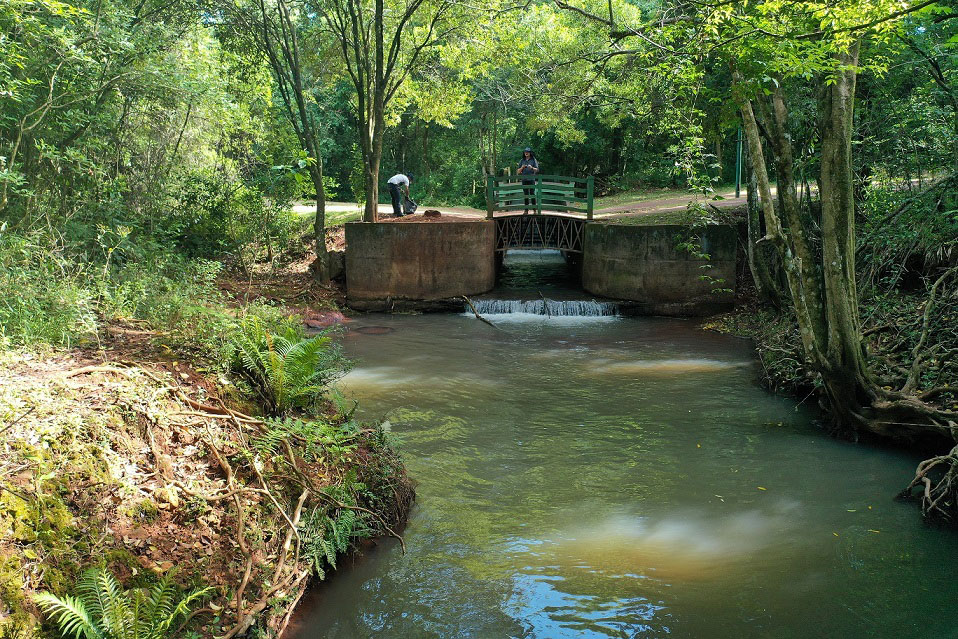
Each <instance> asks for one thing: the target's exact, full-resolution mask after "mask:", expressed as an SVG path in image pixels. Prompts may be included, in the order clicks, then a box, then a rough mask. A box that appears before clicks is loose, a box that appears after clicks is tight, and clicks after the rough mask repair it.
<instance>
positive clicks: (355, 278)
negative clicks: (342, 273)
mask: <svg viewBox="0 0 958 639" xmlns="http://www.w3.org/2000/svg"><path fill="white" fill-rule="evenodd" d="M495 231H496V229H495V223H493V222H490V221H486V220H477V221H468V222H464V221H457V222H412V223H403V222H386V223H374V224H368V223H363V222H352V223H349V224H347V225H346V247H347V248H346V300H347V302H348V304H349V306H351V307H352V308H355V309H357V310H369V311H376V310H403V309H407V308H416V309H422V308H425V309H430V308H434V309H436V310H440V309H443V308H445V307H452V306H454V307H455V308H461V306H462V300H461V299H456V298H459V297H460V296H462V295H476V294H479V293H485V292H486V291H489V290H491V289H492V288H493V286H495V283H496V267H495V245H496V233H495Z"/></svg>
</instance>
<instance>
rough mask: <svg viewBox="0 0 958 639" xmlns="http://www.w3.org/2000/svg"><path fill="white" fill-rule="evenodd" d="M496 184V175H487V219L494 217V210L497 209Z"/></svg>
mask: <svg viewBox="0 0 958 639" xmlns="http://www.w3.org/2000/svg"><path fill="white" fill-rule="evenodd" d="M495 184H496V178H495V176H494V175H487V176H486V219H487V220H491V219H492V212H493V211H494V210H495V206H496V205H495V201H494V200H493V196H494V195H495Z"/></svg>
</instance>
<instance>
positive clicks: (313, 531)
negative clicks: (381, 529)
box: [299, 507, 364, 579]
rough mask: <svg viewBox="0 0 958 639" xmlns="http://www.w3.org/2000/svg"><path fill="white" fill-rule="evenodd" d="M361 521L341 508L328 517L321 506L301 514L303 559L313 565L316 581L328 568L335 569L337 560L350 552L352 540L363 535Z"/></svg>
mask: <svg viewBox="0 0 958 639" xmlns="http://www.w3.org/2000/svg"><path fill="white" fill-rule="evenodd" d="M360 521H361V520H360V518H359V517H358V516H357V514H356V512H355V511H353V510H351V509H349V508H341V509H339V511H338V515H336V516H330V515H329V511H327V509H325V508H323V507H317V508H312V509H310V510H309V511H308V512H306V513H304V515H303V517H302V520H301V523H300V527H299V533H300V536H301V537H302V539H303V547H302V553H303V556H304V557H306V558H307V560H308V561H309V562H310V564H312V566H313V571H314V572H315V574H316V576H317V577H318V578H319V579H325V578H326V572H327V570H329V569H333V570H335V569H336V557H337V556H338V555H339V554H341V553H344V552H346V551H347V550H349V547H350V545H351V543H352V541H353V540H354V539H356V538H358V537H360V536H363V534H364V533H363V530H364V528H363V527H362V526H361V525H360Z"/></svg>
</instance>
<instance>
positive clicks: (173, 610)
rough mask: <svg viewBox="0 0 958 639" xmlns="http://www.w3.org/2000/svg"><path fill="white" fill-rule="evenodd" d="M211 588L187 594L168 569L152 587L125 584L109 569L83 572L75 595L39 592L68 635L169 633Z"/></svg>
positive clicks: (151, 637) (155, 637)
mask: <svg viewBox="0 0 958 639" xmlns="http://www.w3.org/2000/svg"><path fill="white" fill-rule="evenodd" d="M210 590H211V589H210V588H204V589H202V590H194V591H191V592H188V593H186V594H185V595H184V594H183V593H181V592H180V589H179V588H178V587H177V586H176V584H175V583H174V582H173V577H172V575H171V574H168V575H166V576H164V577H163V578H161V579H160V580H159V582H157V583H156V584H155V585H154V586H153V587H152V588H150V589H148V590H147V589H131V590H123V588H122V586H120V583H119V582H118V581H117V580H116V578H115V577H114V576H113V575H112V573H110V572H109V571H108V570H106V569H102V568H101V569H93V570H88V571H87V572H86V573H84V575H83V577H82V578H81V579H80V581H79V582H78V583H77V586H76V592H77V596H75V597H73V596H70V595H65V596H64V597H63V598H60V597H57V596H56V595H54V594H52V593H48V592H44V593H40V594H38V595H36V597H35V601H36V602H37V605H38V606H40V608H41V610H43V612H44V613H46V614H47V615H48V616H49V617H50V619H52V620H53V621H54V623H56V624H57V626H58V627H59V629H60V632H61V634H62V635H63V636H64V637H67V638H69V639H167V638H168V637H169V636H170V634H171V633H170V628H172V626H173V624H174V623H175V622H176V621H177V620H178V619H180V618H181V617H184V616H186V615H187V614H188V613H189V611H190V607H191V606H192V605H193V604H194V603H195V602H196V601H197V600H198V599H200V598H201V597H203V596H205V595H206V594H207V593H208V592H210Z"/></svg>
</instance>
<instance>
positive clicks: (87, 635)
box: [34, 592, 106, 639]
mask: <svg viewBox="0 0 958 639" xmlns="http://www.w3.org/2000/svg"><path fill="white" fill-rule="evenodd" d="M34 601H36V603H37V605H38V606H39V607H40V609H41V610H42V611H43V612H44V613H45V614H46V615H47V616H48V617H50V619H52V620H53V622H54V623H55V624H56V625H57V627H58V628H59V629H60V632H61V633H62V634H63V636H64V637H74V638H75V639H106V637H105V635H104V633H103V632H102V630H101V629H100V627H99V626H98V625H97V623H96V621H94V619H95V618H94V617H93V616H91V615H90V613H89V612H88V611H87V609H86V607H85V606H84V605H83V602H82V601H81V600H80V598H78V597H71V596H70V595H64V596H63V598H62V599H61V598H60V597H57V596H56V595H54V594H51V593H49V592H41V593H40V594H38V595H36V596H35V597H34Z"/></svg>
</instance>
